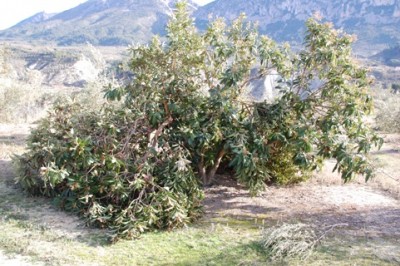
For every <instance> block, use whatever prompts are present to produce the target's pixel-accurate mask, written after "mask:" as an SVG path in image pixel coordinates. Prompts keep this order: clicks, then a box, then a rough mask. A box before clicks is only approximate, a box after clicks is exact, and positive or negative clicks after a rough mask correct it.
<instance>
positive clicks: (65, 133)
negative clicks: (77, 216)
mask: <svg viewBox="0 0 400 266" xmlns="http://www.w3.org/2000/svg"><path fill="white" fill-rule="evenodd" d="M352 40H353V39H352V37H351V36H349V35H347V34H345V33H342V32H340V31H337V30H335V29H333V28H332V26H331V25H330V24H328V23H320V22H318V21H317V20H316V19H314V18H311V19H309V20H308V21H307V33H306V36H305V38H304V47H303V48H302V50H301V51H299V52H295V51H293V50H292V49H291V48H290V47H289V45H287V44H284V45H279V44H277V43H275V42H274V41H273V40H271V39H270V38H268V37H267V36H263V35H260V34H259V33H258V32H257V30H256V27H255V26H254V25H252V24H251V23H248V22H246V19H245V16H244V15H243V16H241V17H239V18H238V19H236V20H235V21H233V22H232V23H231V24H230V25H227V24H226V23H225V22H224V20H222V19H217V20H215V21H213V22H211V23H210V25H209V27H208V28H207V30H206V31H204V32H199V31H198V30H197V29H196V28H195V26H194V22H193V19H192V18H191V17H190V15H189V14H188V12H187V10H186V4H185V3H183V2H181V3H178V4H177V6H176V10H175V12H174V15H173V17H172V18H171V20H170V22H169V24H168V26H167V36H166V41H162V40H160V39H159V38H158V37H154V38H153V40H152V42H151V43H149V44H148V45H136V46H133V47H131V48H130V54H131V59H130V62H129V67H130V69H131V71H132V72H133V73H134V78H133V79H132V81H131V83H130V84H129V85H127V86H124V87H121V88H111V89H108V90H107V91H106V94H105V96H106V98H107V99H109V100H119V101H122V104H121V105H122V106H119V107H116V105H112V104H110V105H109V106H105V107H104V108H103V110H102V111H101V112H100V113H99V112H91V111H90V110H86V111H83V110H84V105H83V106H82V105H77V104H70V105H68V104H67V105H65V104H63V105H58V106H56V107H55V109H54V111H53V112H52V113H50V114H49V116H48V117H47V118H45V119H43V120H42V121H41V123H40V124H39V126H38V128H37V129H36V130H35V131H33V133H32V135H31V137H30V139H29V143H28V146H29V151H28V152H27V153H26V154H24V155H22V156H21V157H19V158H18V161H19V165H20V177H19V179H18V181H19V183H20V184H21V185H22V186H23V187H24V188H25V189H27V190H29V191H31V192H33V193H39V194H45V195H49V196H52V197H55V198H56V199H57V200H58V202H59V203H60V205H61V206H62V207H63V208H66V209H69V210H74V211H77V212H79V213H81V214H82V215H84V216H85V217H87V219H88V221H89V222H91V223H92V224H96V225H99V226H103V227H108V228H111V229H112V232H113V237H114V238H118V237H121V236H123V237H132V236H137V235H138V234H140V233H141V232H143V231H145V230H150V229H152V228H174V227H176V226H180V225H182V224H185V223H187V222H190V221H191V220H193V219H194V218H196V217H198V215H199V214H200V212H201V208H200V207H201V199H202V197H203V193H202V190H201V184H203V185H210V184H211V183H212V181H213V179H215V178H216V177H217V176H216V173H217V171H218V169H219V168H221V167H222V166H223V168H224V169H225V170H226V171H229V172H230V173H232V175H233V176H234V177H235V178H236V179H237V180H238V182H240V183H241V184H243V185H245V186H246V187H248V188H249V189H250V191H251V192H253V193H257V192H259V191H261V190H263V189H264V187H265V184H267V183H280V184H288V183H294V182H299V181H302V180H305V179H306V178H307V177H308V176H309V174H310V173H311V172H312V171H313V170H315V169H317V168H318V167H320V166H321V165H322V162H323V161H324V160H325V159H328V158H333V159H335V160H336V167H335V170H337V171H338V172H340V173H341V176H342V178H343V180H344V181H349V180H350V179H351V178H352V177H354V175H356V174H362V175H365V177H366V179H369V178H370V177H371V176H372V175H373V171H372V168H371V166H370V164H369V162H368V159H367V154H368V152H369V151H370V150H371V148H372V147H373V145H377V146H379V145H380V144H381V139H380V138H378V137H377V136H376V135H375V134H374V133H373V132H372V131H371V130H370V129H369V128H368V127H367V126H366V125H365V123H364V122H363V118H364V116H365V115H366V114H368V113H369V112H370V111H371V109H372V101H371V97H370V95H369V94H368V89H369V86H370V84H371V80H370V79H369V78H368V75H367V71H366V69H364V68H362V67H360V65H359V64H358V63H357V62H356V61H355V60H354V59H353V58H352V56H351V43H352ZM272 73H274V74H277V76H278V77H279V79H278V80H277V84H276V87H275V88H274V89H275V90H277V91H279V94H278V95H279V96H277V97H276V98H275V99H269V100H268V101H254V100H252V99H249V97H248V93H246V92H247V91H248V88H249V86H250V85H251V84H252V82H253V81H255V80H260V79H263V78H265V77H268V76H269V75H271V74H272Z"/></svg>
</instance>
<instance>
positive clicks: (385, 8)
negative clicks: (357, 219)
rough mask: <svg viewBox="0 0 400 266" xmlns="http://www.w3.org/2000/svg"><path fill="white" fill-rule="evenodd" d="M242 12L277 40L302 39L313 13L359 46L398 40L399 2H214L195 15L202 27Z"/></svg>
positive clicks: (259, 0) (386, 0) (251, 0)
mask: <svg viewBox="0 0 400 266" xmlns="http://www.w3.org/2000/svg"><path fill="white" fill-rule="evenodd" d="M242 12H244V13H246V15H247V17H248V19H249V20H251V21H258V22H259V25H260V30H261V31H263V32H264V33H268V34H269V35H272V36H273V37H274V38H275V39H277V40H280V41H299V40H301V38H302V36H303V35H304V22H305V20H307V18H309V17H310V16H312V15H313V14H314V13H316V12H318V13H319V15H321V16H322V17H323V18H324V20H327V21H331V22H333V23H334V24H335V26H336V27H338V28H343V29H344V30H345V31H346V32H350V33H355V34H357V35H358V39H359V43H360V44H361V45H364V46H368V45H380V44H384V45H387V44H395V43H397V42H399V41H400V1H399V0H352V1H348V0H336V1H332V0H315V1H308V0H246V1H244V0H216V1H214V2H212V3H210V4H208V5H206V6H204V7H201V8H199V9H198V10H197V11H196V12H195V16H196V18H197V24H198V25H200V26H203V25H204V24H206V23H207V20H208V17H209V14H213V16H217V17H224V18H226V19H228V20H231V19H233V18H235V17H237V16H238V15H239V14H240V13H242Z"/></svg>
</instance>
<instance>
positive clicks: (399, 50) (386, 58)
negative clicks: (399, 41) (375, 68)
mask: <svg viewBox="0 0 400 266" xmlns="http://www.w3.org/2000/svg"><path fill="white" fill-rule="evenodd" d="M371 59H373V60H376V61H379V62H381V63H383V64H385V65H387V66H393V67H400V45H396V46H393V47H391V48H388V49H385V50H383V51H382V52H380V53H378V54H376V55H374V56H372V57H371Z"/></svg>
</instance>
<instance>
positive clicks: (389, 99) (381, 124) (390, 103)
mask: <svg viewBox="0 0 400 266" xmlns="http://www.w3.org/2000/svg"><path fill="white" fill-rule="evenodd" d="M375 94H376V96H375V99H376V100H375V106H376V110H377V111H376V119H375V120H376V125H377V127H378V129H379V130H380V131H383V132H386V133H400V95H399V94H394V93H391V92H389V91H387V90H381V89H379V90H378V89H377V90H376V91H375Z"/></svg>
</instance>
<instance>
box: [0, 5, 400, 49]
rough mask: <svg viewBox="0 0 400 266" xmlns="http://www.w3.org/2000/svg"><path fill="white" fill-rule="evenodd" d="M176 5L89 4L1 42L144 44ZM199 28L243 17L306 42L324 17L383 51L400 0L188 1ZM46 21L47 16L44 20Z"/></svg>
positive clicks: (37, 21) (30, 24)
mask: <svg viewBox="0 0 400 266" xmlns="http://www.w3.org/2000/svg"><path fill="white" fill-rule="evenodd" d="M176 2H177V0H89V1H87V2H84V3H82V4H80V5H78V6H77V7H74V8H71V9H69V10H65V11H64V12H61V13H58V14H54V15H52V16H50V17H48V18H46V17H45V15H44V14H42V15H40V14H37V16H36V17H35V16H33V17H31V18H29V19H27V20H24V21H22V22H21V23H19V24H17V25H15V26H14V27H12V28H10V29H7V30H3V31H0V39H3V40H5V39H11V40H12V39H20V40H21V39H22V40H29V41H35V40H38V41H42V42H55V43H56V44H58V45H61V46H68V45H75V44H85V43H91V44H93V45H101V46H115V45H123V46H126V45H129V44H131V43H132V42H141V43H145V42H147V41H149V40H150V39H151V37H152V36H153V35H154V34H158V35H164V34H165V25H166V23H167V21H168V19H169V16H170V15H171V12H172V9H173V6H174V4H175V3H176ZM189 5H190V8H191V10H192V11H193V16H194V18H195V20H196V25H197V26H198V27H199V28H200V29H204V28H205V27H206V25H207V24H208V23H209V14H213V15H214V16H220V17H224V18H225V19H226V20H228V21H230V20H232V19H234V18H236V17H237V16H239V14H240V13H242V12H244V13H246V15H247V18H248V20H250V21H258V22H259V29H260V31H261V32H262V33H266V34H268V35H270V36H271V37H272V38H274V39H276V40H278V41H289V42H297V43H301V40H302V39H303V36H304V32H305V27H304V22H305V21H306V20H307V19H308V18H309V17H310V16H312V15H313V13H315V12H319V13H320V14H321V16H322V17H323V18H324V21H331V22H333V24H334V25H335V27H337V28H343V29H344V31H346V32H348V33H352V34H353V33H354V34H356V35H358V36H359V37H358V39H359V41H358V44H359V45H361V46H364V47H368V48H370V46H380V47H381V48H382V49H384V48H387V47H389V46H393V45H396V44H398V43H400V30H399V29H400V0H353V1H346V0H336V1H328V0H316V1H312V2H310V1H308V0H279V1H278V0H268V1H266V0H247V1H244V0H216V1H214V2H211V3H209V4H207V5H205V6H200V7H199V6H197V5H196V4H195V3H194V2H192V1H189ZM41 16H42V17H41Z"/></svg>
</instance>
